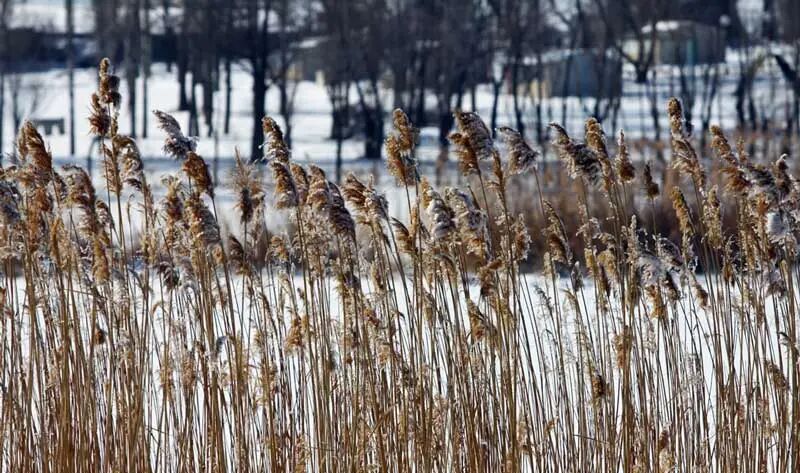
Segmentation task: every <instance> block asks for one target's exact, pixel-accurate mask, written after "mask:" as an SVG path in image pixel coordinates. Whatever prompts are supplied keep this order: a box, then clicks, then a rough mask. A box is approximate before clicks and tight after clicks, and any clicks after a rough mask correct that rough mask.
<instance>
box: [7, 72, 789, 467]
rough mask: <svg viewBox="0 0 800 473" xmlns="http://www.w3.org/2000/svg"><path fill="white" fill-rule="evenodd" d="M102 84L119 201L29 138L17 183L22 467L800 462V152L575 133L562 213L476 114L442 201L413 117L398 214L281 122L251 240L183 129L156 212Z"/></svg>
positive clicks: (11, 299)
mask: <svg viewBox="0 0 800 473" xmlns="http://www.w3.org/2000/svg"><path fill="white" fill-rule="evenodd" d="M100 79H101V80H100V86H99V88H98V91H97V92H96V93H95V94H94V95H93V96H92V98H91V101H90V110H91V116H90V118H89V119H90V122H91V125H92V130H93V133H95V134H97V135H98V136H99V137H100V139H101V146H102V150H103V156H104V173H103V178H104V182H105V187H106V190H105V192H102V191H98V190H97V189H95V188H94V186H93V184H92V181H91V179H90V178H89V175H88V174H87V173H86V171H84V170H83V169H81V168H79V167H75V166H66V167H63V168H55V167H53V164H52V158H51V155H50V152H49V150H48V148H47V146H46V144H45V143H44V140H43V139H42V137H41V136H40V135H39V133H38V132H37V130H36V129H35V127H34V126H33V125H31V124H30V123H26V124H25V125H24V126H23V127H22V130H21V131H20V134H19V138H18V140H17V143H18V145H17V148H18V149H17V151H18V154H19V157H20V160H19V164H18V165H17V166H14V167H8V168H5V169H2V170H0V224H1V225H0V261H2V266H1V268H2V279H0V350H2V357H1V358H0V470H2V471H13V472H28V471H31V472H50V471H69V472H72V471H137V472H143V471H181V472H184V471H185V472H197V471H215V472H220V471H230V472H233V471H242V472H250V471H253V472H255V471H286V472H289V471H291V472H306V471H314V472H340V471H348V472H350V471H382V472H383V471H386V472H389V471H392V472H418V471H509V472H516V471H574V472H585V471H608V472H617V471H623V472H651V471H652V472H667V471H697V472H701V471H709V472H728V471H748V472H749V471H775V472H783V471H796V470H797V469H798V468H800V435H798V433H800V386H798V382H799V381H800V365H798V353H799V351H800V346H799V345H798V328H797V324H798V309H797V296H798V289H797V288H796V287H795V286H796V285H797V284H798V277H800V273H798V265H797V257H798V244H797V232H798V229H800V228H798V219H799V218H800V216H799V215H800V214H798V211H800V182H799V181H798V180H797V178H796V177H795V176H794V175H793V174H792V172H791V170H790V163H791V160H789V159H788V158H787V157H780V158H778V159H776V160H775V161H774V162H771V163H767V162H756V160H755V159H753V158H752V157H749V156H747V155H746V153H745V152H744V150H743V147H741V146H740V147H738V149H737V148H735V147H732V146H730V145H729V144H728V140H727V139H726V138H725V136H724V134H723V132H722V130H721V129H719V128H718V127H713V128H712V129H711V133H712V136H711V138H712V140H711V142H712V144H713V147H714V150H715V156H714V157H713V158H709V159H702V158H701V157H700V156H699V155H698V153H697V152H696V151H695V148H694V146H693V143H692V140H691V139H690V138H689V136H688V135H687V134H686V133H685V131H684V125H683V115H682V111H681V106H680V102H678V101H677V100H675V99H673V100H670V102H669V104H668V106H667V114H668V117H669V121H670V128H671V136H670V142H671V149H672V155H671V163H672V168H673V169H672V170H664V171H663V172H662V173H661V174H659V173H657V172H655V171H654V169H653V168H652V167H651V165H650V164H649V163H647V164H645V163H642V164H638V163H634V162H632V161H631V158H630V156H629V152H628V146H627V144H626V142H625V136H624V134H623V133H622V132H620V133H619V134H618V135H617V138H616V139H615V140H614V142H612V143H608V142H607V139H606V135H605V132H604V130H603V129H602V127H601V125H600V123H598V122H597V121H596V120H594V119H589V120H588V121H587V124H586V130H585V136H584V137H582V139H581V138H576V137H573V136H570V135H569V134H568V133H567V131H566V130H565V129H564V128H563V127H561V126H559V125H557V124H553V125H552V130H553V136H554V140H553V143H552V146H553V148H554V149H555V150H556V153H557V155H558V157H559V159H560V160H561V161H562V162H563V164H564V173H565V175H568V176H570V177H569V179H570V180H569V181H567V182H565V183H564V185H563V187H562V192H561V193H560V194H553V193H551V192H548V191H547V189H545V186H547V185H548V182H549V179H550V178H548V176H546V175H544V174H543V173H542V171H541V166H540V160H541V156H542V155H541V153H540V152H539V151H538V150H535V149H533V148H532V147H531V146H530V145H529V144H528V143H526V141H525V140H524V138H523V137H522V136H521V135H520V134H519V133H518V132H516V131H515V130H512V129H510V128H502V129H499V130H497V132H498V136H499V137H501V138H502V139H501V140H500V141H499V142H495V140H494V139H493V137H492V133H491V132H490V131H489V130H488V128H487V127H486V125H485V124H484V122H483V121H482V120H481V118H480V117H479V116H478V115H477V114H474V113H467V112H463V113H462V112H457V113H456V116H455V123H456V125H457V131H456V132H455V133H454V134H453V135H451V140H452V142H453V144H454V146H455V148H456V156H457V159H458V160H459V169H460V171H461V173H462V174H463V176H462V177H461V179H460V183H461V185H459V186H455V187H442V188H437V187H435V186H433V185H432V184H431V183H430V181H429V180H428V179H427V178H426V177H425V176H424V175H422V173H421V172H420V170H419V169H418V166H417V162H416V161H415V158H414V147H415V143H416V137H417V131H416V130H415V129H414V127H413V125H412V124H411V122H410V121H409V119H408V117H407V116H406V115H405V114H404V113H403V112H402V111H400V110H397V111H395V112H394V115H393V123H394V131H393V132H392V133H390V134H389V136H388V138H387V140H386V153H387V155H388V161H387V166H388V172H389V173H390V175H391V176H393V177H394V181H395V182H394V183H393V185H397V186H399V188H400V192H398V193H393V195H399V196H401V197H400V198H401V200H403V202H401V203H400V208H402V209H403V211H402V212H400V213H399V214H392V212H390V210H389V209H392V208H396V207H395V206H391V205H390V204H391V203H392V202H390V200H389V199H387V197H386V196H385V195H384V194H383V193H382V188H381V187H380V186H378V185H377V184H376V183H375V182H374V181H373V180H372V179H364V178H361V177H358V176H356V175H353V174H351V175H348V176H347V177H346V179H344V181H343V182H342V184H341V186H340V185H337V183H334V182H332V181H331V180H329V178H328V177H327V176H326V174H325V172H324V171H323V170H322V169H320V168H318V167H315V166H313V165H308V166H304V165H302V164H300V163H298V162H295V161H294V160H293V159H292V156H291V152H290V150H289V149H288V147H287V145H286V143H285V142H284V141H283V135H282V133H281V130H280V128H279V126H278V125H277V123H276V122H275V121H274V120H272V119H270V118H265V119H264V121H263V127H264V133H265V145H264V156H263V157H260V160H261V159H263V160H264V161H267V162H268V167H266V168H265V167H262V166H261V165H260V164H258V163H252V164H251V163H248V162H245V161H244V160H242V159H241V158H239V156H238V154H237V157H236V164H235V167H234V169H233V170H232V171H231V174H230V176H229V178H228V182H227V183H226V184H225V185H226V186H228V187H229V188H230V190H231V191H232V192H233V195H234V196H235V206H234V209H233V210H234V213H233V214H232V215H234V216H235V219H236V220H237V221H238V223H239V225H238V226H234V227H232V228H235V230H232V231H230V232H227V231H225V225H224V223H225V222H224V221H225V219H223V218H222V216H221V215H220V214H219V213H218V211H217V203H216V201H215V198H216V197H215V196H216V192H215V188H214V185H213V181H212V180H211V178H210V174H209V171H208V167H207V165H206V163H205V161H204V160H203V158H202V157H201V156H200V155H199V154H197V152H196V142H195V140H194V139H193V138H188V137H186V136H185V135H184V134H183V132H182V131H181V129H180V126H179V124H178V122H177V121H176V120H175V119H174V118H173V117H171V116H170V115H169V114H167V113H164V112H155V115H156V119H157V121H158V123H159V126H160V127H161V129H162V130H163V131H164V133H165V145H164V152H165V154H166V155H168V156H170V157H172V158H174V159H176V160H177V161H179V162H180V167H179V169H180V170H179V171H178V172H176V173H175V174H173V175H170V176H166V177H164V179H163V181H162V183H161V184H160V185H162V186H163V188H164V189H165V192H164V197H163V198H162V199H160V201H156V200H155V197H154V193H153V190H152V188H151V185H150V183H149V182H148V181H147V178H146V174H145V172H144V168H143V165H142V161H141V157H140V156H139V152H138V148H137V147H136V143H135V141H134V140H133V139H131V138H130V137H127V136H124V135H122V134H120V132H119V130H118V125H117V120H118V115H119V110H118V106H119V103H120V101H121V98H120V96H119V92H118V84H119V79H118V78H116V76H114V75H113V73H112V70H111V64H110V63H109V62H108V61H107V60H104V61H103V62H102V63H101V66H100ZM264 171H267V172H264ZM269 213H279V214H280V215H281V216H282V217H283V218H284V219H285V220H287V221H288V222H289V223H290V225H287V227H286V228H288V229H289V230H286V231H284V232H279V233H276V234H273V233H269V232H268V229H267V226H266V223H265V215H267V214H269ZM670 222H675V223H674V225H673V224H671V223H670ZM533 260H537V261H539V264H538V265H536V266H535V268H536V270H535V271H533V270H532V268H534V266H532V265H531V263H530V262H531V261H533Z"/></svg>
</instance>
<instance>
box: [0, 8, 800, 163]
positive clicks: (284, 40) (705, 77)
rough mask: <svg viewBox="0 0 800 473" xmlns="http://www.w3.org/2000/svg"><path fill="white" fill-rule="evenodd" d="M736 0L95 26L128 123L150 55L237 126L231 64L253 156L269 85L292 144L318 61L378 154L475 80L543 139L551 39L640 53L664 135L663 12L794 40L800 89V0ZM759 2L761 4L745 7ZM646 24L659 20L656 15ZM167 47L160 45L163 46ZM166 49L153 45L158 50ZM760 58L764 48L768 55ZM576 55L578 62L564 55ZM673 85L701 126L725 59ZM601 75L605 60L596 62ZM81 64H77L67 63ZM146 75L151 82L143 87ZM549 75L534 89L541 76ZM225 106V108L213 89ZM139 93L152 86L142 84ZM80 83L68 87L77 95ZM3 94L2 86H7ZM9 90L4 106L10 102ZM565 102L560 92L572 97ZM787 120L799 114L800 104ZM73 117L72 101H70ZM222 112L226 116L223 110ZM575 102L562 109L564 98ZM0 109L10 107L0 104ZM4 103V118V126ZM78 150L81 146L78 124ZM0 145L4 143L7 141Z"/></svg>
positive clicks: (345, 115) (293, 14) (471, 92)
mask: <svg viewBox="0 0 800 473" xmlns="http://www.w3.org/2000/svg"><path fill="white" fill-rule="evenodd" d="M20 1H21V0H0V86H2V87H5V85H4V83H5V80H4V77H5V71H6V70H7V68H8V67H7V66H8V64H7V62H8V61H7V60H5V58H7V57H8V54H6V53H7V51H6V50H7V49H8V45H9V44H8V41H6V40H5V39H6V35H7V34H8V27H7V25H8V24H9V18H10V15H12V12H13V8H12V7H13V4H14V3H15V2H20ZM738 3H739V2H736V1H735V0H708V1H705V0H703V1H701V0H694V1H691V0H688V1H687V0H683V1H675V0H93V1H92V3H91V13H92V15H93V18H94V22H93V24H94V32H93V36H94V41H95V42H96V44H97V53H98V54H99V55H101V56H102V55H108V56H110V57H111V58H112V60H114V62H115V63H116V64H120V71H121V75H122V80H123V81H124V82H126V83H127V85H128V90H129V92H128V93H127V94H126V101H127V104H128V109H129V111H128V113H127V114H126V117H127V118H126V119H127V120H128V121H129V123H128V124H127V126H128V127H129V130H130V133H131V135H133V136H137V135H142V136H146V133H147V129H148V127H147V120H148V116H147V115H148V114H146V113H145V114H142V115H141V116H140V115H138V114H137V112H136V111H137V107H135V106H134V105H135V104H137V103H140V101H141V102H143V103H144V108H143V109H144V110H148V102H149V100H148V96H147V95H148V81H149V79H150V77H151V66H152V62H153V59H154V58H157V59H158V60H163V61H165V62H166V63H167V65H168V69H169V71H170V72H171V73H173V74H174V75H175V78H176V81H177V82H178V85H179V87H178V97H177V102H178V105H179V109H180V110H182V111H187V112H188V114H189V117H190V120H189V122H190V123H189V132H190V133H192V134H194V135H209V136H210V135H213V134H214V133H215V132H220V133H228V132H229V131H230V126H231V117H230V111H231V100H232V90H233V85H232V82H231V81H232V77H233V75H232V74H231V71H232V69H233V68H234V67H242V68H244V69H245V70H246V71H248V73H249V74H250V75H252V79H253V81H252V93H251V100H252V120H251V121H252V123H251V134H252V140H251V146H250V153H251V155H252V156H257V155H258V154H259V153H260V149H259V146H260V145H261V144H262V141H263V137H262V132H261V118H262V117H263V116H264V115H265V111H266V105H265V101H266V96H267V92H268V91H269V90H270V88H277V89H278V91H279V93H278V96H279V104H278V109H279V115H280V117H281V118H282V119H283V122H284V123H285V125H284V129H285V132H286V140H287V142H288V143H289V144H290V145H291V142H292V137H293V132H294V129H293V127H292V117H293V114H294V108H295V107H294V103H295V96H296V90H297V82H298V79H300V78H302V74H301V75H298V69H300V68H299V66H298V64H304V65H305V66H306V74H308V69H310V68H316V69H317V70H319V71H320V72H321V73H322V74H323V76H324V83H325V87H326V90H327V93H328V97H329V100H330V103H331V108H332V118H333V120H332V127H331V130H330V136H331V138H332V139H334V140H335V141H336V142H337V144H338V146H337V148H336V149H337V154H339V153H340V152H341V143H342V141H343V140H345V139H348V138H350V137H352V136H354V135H358V136H362V137H363V140H364V156H366V157H380V156H381V146H382V143H383V139H384V129H385V124H386V123H385V121H386V120H387V112H388V111H390V110H391V109H393V108H396V107H401V108H403V109H404V110H407V111H409V115H410V117H411V119H412V120H413V121H414V122H415V123H418V124H421V125H428V126H436V127H437V128H438V130H439V141H440V143H441V145H442V146H443V147H444V146H447V135H448V134H449V132H450V130H451V128H452V126H453V111H454V110H456V109H459V108H464V109H475V108H476V107H475V105H476V89H477V86H478V85H481V84H488V85H490V86H491V90H492V91H493V102H492V106H491V111H490V113H489V116H488V117H487V118H488V119H489V122H490V125H491V127H492V129H494V128H495V127H496V125H497V123H498V120H499V118H498V109H499V101H500V97H501V94H502V93H503V92H507V93H509V94H510V98H511V101H510V102H511V110H512V115H513V123H511V124H512V125H513V126H515V127H516V128H517V129H518V130H520V132H521V133H523V134H524V135H526V136H528V137H529V138H531V139H533V140H535V141H539V142H541V141H543V140H544V139H545V134H546V131H547V123H546V120H545V119H543V106H544V104H543V100H542V97H543V96H545V91H544V90H542V81H541V80H539V81H536V79H541V78H542V76H543V73H542V67H544V66H543V64H545V62H546V61H545V60H544V57H545V55H547V54H548V53H550V52H552V51H576V50H595V51H601V52H602V57H603V58H605V57H606V53H610V54H613V55H614V56H615V57H616V58H617V61H618V62H609V63H608V64H606V61H605V59H604V60H603V64H602V67H603V68H606V67H614V66H615V65H616V64H619V63H626V64H629V65H630V66H632V69H633V70H634V71H635V80H636V82H637V83H640V84H644V85H645V86H646V89H645V90H647V91H648V92H647V94H648V99H649V103H650V105H651V115H652V120H653V126H654V127H655V130H656V135H655V136H656V137H659V136H660V129H661V127H662V126H663V124H661V123H659V119H658V106H659V97H658V96H657V94H656V92H655V88H654V87H653V86H652V85H653V82H654V81H655V73H654V70H653V69H654V66H655V65H656V64H657V62H658V57H657V54H656V53H657V51H656V48H655V47H654V46H653V45H654V44H655V39H656V34H657V30H658V28H656V27H654V26H655V25H657V24H658V23H659V22H662V21H664V20H690V21H693V22H697V23H698V24H706V25H712V26H714V27H719V28H721V29H724V41H725V42H726V43H727V44H729V45H733V46H737V47H744V48H746V47H752V46H757V45H764V44H768V43H769V42H771V41H784V42H791V43H792V44H794V45H795V47H794V51H795V53H794V57H782V56H781V57H776V58H775V60H776V61H778V64H779V65H780V66H781V71H782V72H783V73H784V75H785V78H786V79H787V80H788V81H789V83H790V84H792V85H793V86H794V87H795V90H797V91H800V85H798V84H800V79H798V76H797V73H796V70H795V69H794V67H796V66H794V65H796V64H798V62H800V61H798V58H800V47H799V46H798V44H799V43H798V38H800V31H798V30H800V28H798V27H797V25H798V24H800V18H798V17H800V8H799V7H798V6H797V5H796V2H794V1H793V0H766V1H765V2H764V3H763V11H761V12H756V13H757V19H756V21H755V23H757V27H756V28H753V27H752V25H751V27H750V28H748V27H746V25H745V24H744V23H745V22H744V21H743V19H742V14H741V13H742V12H741V11H740V7H739V6H738ZM64 8H65V9H67V15H66V17H67V19H68V21H67V25H66V31H65V32H64V34H65V36H66V39H67V44H68V45H69V46H68V47H67V50H68V53H69V54H68V60H67V63H68V64H67V65H68V67H69V68H70V71H71V70H72V66H74V64H75V57H74V49H75V48H74V47H72V46H71V45H72V41H73V39H74V38H75V31H74V11H73V10H74V5H73V0H64ZM746 13H747V15H751V16H752V14H753V12H752V11H748V12H746ZM648 27H649V29H648ZM154 48H158V51H154ZM156 52H157V54H154V53H156ZM744 56H745V58H746V59H744V60H743V63H742V64H741V67H740V71H741V72H740V75H741V80H740V82H741V83H740V87H739V88H738V89H737V92H736V107H737V112H738V118H739V121H740V124H741V125H742V126H751V127H753V128H756V127H758V122H759V119H758V116H757V115H758V110H757V108H758V107H756V106H755V105H754V104H753V98H752V96H753V83H754V80H753V77H754V74H755V73H756V72H757V70H758V67H759V64H760V63H763V61H764V58H763V57H762V56H759V55H756V54H752V55H749V54H744ZM759 61H760V62H759ZM567 69H568V70H570V69H569V68H567ZM681 71H682V72H681V74H682V75H681V80H680V83H679V86H680V90H679V91H678V95H680V97H681V99H682V100H683V101H684V103H686V104H687V105H688V106H687V115H688V116H689V117H691V115H692V111H693V109H694V104H695V102H698V103H699V101H698V97H701V98H702V103H703V104H704V108H705V109H704V110H701V111H700V112H701V113H700V114H701V117H700V118H701V122H702V126H703V128H707V126H708V123H707V122H708V118H709V117H710V114H711V105H710V104H713V103H714V100H716V99H717V97H716V95H717V93H718V84H719V68H718V67H716V65H709V66H708V67H707V68H705V69H703V70H702V72H701V73H700V75H699V76H697V75H696V74H697V73H696V72H695V71H694V70H692V72H691V73H688V72H687V75H686V76H684V75H683V69H681ZM593 73H598V74H599V77H602V76H603V71H602V70H601V71H599V72H598V71H593ZM71 76H72V74H71V73H70V77H71ZM137 80H141V83H143V87H142V86H140V87H138V88H137V87H136V84H137ZM534 83H535V84H536V85H535V87H539V90H531V89H532V87H534V86H532V84H534ZM215 93H221V96H222V97H223V100H222V105H221V106H220V107H219V109H216V108H215V101H214V99H213V98H214V94H215ZM138 94H142V95H143V96H141V97H139V96H137V95H138ZM71 95H72V94H71ZM620 95H621V94H605V95H604V94H603V93H600V94H598V95H597V96H595V97H593V98H594V101H593V102H592V104H591V107H590V109H589V110H588V112H589V113H592V114H593V115H594V116H596V117H597V118H598V119H599V120H601V121H604V120H605V119H607V118H613V117H615V116H616V113H617V112H618V111H619V106H620V99H621V97H620ZM3 96H4V94H0V97H3ZM2 101H3V99H2V98H0V112H2V111H3V107H4V104H3V103H2ZM562 106H563V105H562ZM798 109H800V107H798V105H797V99H795V105H794V112H793V113H791V114H789V115H788V116H790V117H791V118H788V119H787V125H786V127H787V130H792V129H795V128H796V126H797V125H796V122H797V110H798ZM70 110H71V112H70V115H71V120H70V121H73V118H74V103H71V104H70ZM217 113H222V114H224V117H222V120H220V121H219V122H221V123H222V130H215V128H214V127H215V124H216V123H218V121H217V120H215V114H217ZM564 114H566V109H565V110H564ZM2 115H3V114H2V113H0V116H2ZM1 128H2V118H0V129H1ZM72 142H73V146H72V149H71V152H72V153H73V154H74V153H75V149H74V139H73V140H72ZM0 146H2V143H0Z"/></svg>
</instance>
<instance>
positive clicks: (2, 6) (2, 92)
mask: <svg viewBox="0 0 800 473" xmlns="http://www.w3.org/2000/svg"><path fill="white" fill-rule="evenodd" d="M11 3H12V0H0V165H2V164H3V148H4V145H5V143H4V141H3V135H4V133H5V131H6V129H5V114H6V61H5V56H6V45H7V44H8V41H7V39H6V35H7V27H6V25H7V24H8V19H9V17H10V16H11Z"/></svg>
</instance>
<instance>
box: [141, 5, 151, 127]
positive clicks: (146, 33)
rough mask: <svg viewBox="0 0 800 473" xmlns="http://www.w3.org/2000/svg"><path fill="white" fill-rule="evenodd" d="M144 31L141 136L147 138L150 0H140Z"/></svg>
mask: <svg viewBox="0 0 800 473" xmlns="http://www.w3.org/2000/svg"><path fill="white" fill-rule="evenodd" d="M142 1H143V3H142V10H143V15H144V31H143V35H142V48H141V49H142V60H141V61H142V138H147V125H148V122H147V118H148V117H149V116H150V91H149V80H150V72H151V71H150V66H151V62H152V59H153V48H152V37H151V28H150V0H142Z"/></svg>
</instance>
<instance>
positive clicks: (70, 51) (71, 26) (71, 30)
mask: <svg viewBox="0 0 800 473" xmlns="http://www.w3.org/2000/svg"><path fill="white" fill-rule="evenodd" d="M64 8H65V9H66V14H67V88H68V89H69V105H68V106H69V154H70V156H75V46H74V44H73V37H74V35H75V9H74V8H73V0H65V2H64Z"/></svg>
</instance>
